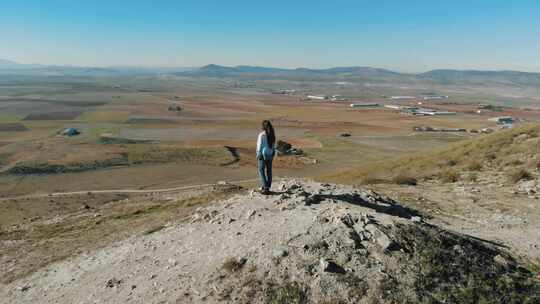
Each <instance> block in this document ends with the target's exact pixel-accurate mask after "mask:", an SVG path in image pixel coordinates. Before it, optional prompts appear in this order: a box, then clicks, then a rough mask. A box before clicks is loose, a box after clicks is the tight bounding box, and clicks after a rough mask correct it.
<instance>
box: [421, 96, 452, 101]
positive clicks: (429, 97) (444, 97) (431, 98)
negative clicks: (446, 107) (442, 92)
mask: <svg viewBox="0 0 540 304" xmlns="http://www.w3.org/2000/svg"><path fill="white" fill-rule="evenodd" d="M448 98H449V97H448V96H435V95H433V96H432V95H430V96H424V100H440V99H448Z"/></svg>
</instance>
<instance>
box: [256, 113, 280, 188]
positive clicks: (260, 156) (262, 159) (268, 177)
mask: <svg viewBox="0 0 540 304" xmlns="http://www.w3.org/2000/svg"><path fill="white" fill-rule="evenodd" d="M262 130H263V131H262V132H261V133H259V137H258V138H257V160H258V162H259V176H260V177H261V184H262V185H261V193H262V194H266V195H268V194H270V187H272V160H273V159H274V155H275V148H274V146H275V143H276V133H275V132H274V127H272V123H270V121H268V120H264V121H263V122H262Z"/></svg>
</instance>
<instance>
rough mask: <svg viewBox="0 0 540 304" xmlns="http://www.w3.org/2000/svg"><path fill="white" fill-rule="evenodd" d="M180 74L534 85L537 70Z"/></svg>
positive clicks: (205, 70) (539, 78)
mask: <svg viewBox="0 0 540 304" xmlns="http://www.w3.org/2000/svg"><path fill="white" fill-rule="evenodd" d="M175 74H177V75H182V76H188V75H191V76H204V77H243V78H284V79H289V78H290V79H328V78H330V79H343V80H347V79H350V80H355V79H356V80H373V81H403V82H411V81H412V82H423V83H426V82H428V83H437V84H448V85H450V84H455V85H459V84H478V85H482V84H489V85H493V84H498V85H513V86H538V85H540V73H529V72H519V71H480V70H449V69H446V70H444V69H440V70H432V71H429V72H425V73H420V74H407V73H399V72H395V71H391V70H387V69H380V68H373V67H336V68H329V69H308V68H297V69H284V68H272V67H260V66H245V65H240V66H235V67H227V66H221V65H216V64H209V65H206V66H203V67H201V68H198V69H194V70H190V71H184V72H181V73H175Z"/></svg>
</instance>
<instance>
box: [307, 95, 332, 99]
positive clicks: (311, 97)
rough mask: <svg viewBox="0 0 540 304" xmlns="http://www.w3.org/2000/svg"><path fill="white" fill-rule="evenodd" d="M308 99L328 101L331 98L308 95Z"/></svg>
mask: <svg viewBox="0 0 540 304" xmlns="http://www.w3.org/2000/svg"><path fill="white" fill-rule="evenodd" d="M306 99H307V100H328V99H330V98H329V97H328V96H326V95H308V96H307V97H306Z"/></svg>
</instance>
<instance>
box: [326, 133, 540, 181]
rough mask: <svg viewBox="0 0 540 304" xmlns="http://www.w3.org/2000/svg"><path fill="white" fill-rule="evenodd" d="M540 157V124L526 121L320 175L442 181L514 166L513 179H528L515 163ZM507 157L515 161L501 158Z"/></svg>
mask: <svg viewBox="0 0 540 304" xmlns="http://www.w3.org/2000/svg"><path fill="white" fill-rule="evenodd" d="M516 139H518V140H516ZM539 157H540V125H538V124H527V125H523V126H521V127H518V128H514V129H511V130H505V131H500V132H496V133H494V134H489V135H483V136H481V137H478V138H474V139H470V140H464V141H461V142H457V143H454V144H450V145H449V146H447V147H444V148H439V149H436V150H433V151H431V152H425V153H420V154H416V155H410V156H403V157H399V158H395V159H390V160H387V161H379V162H373V163H370V164H366V165H364V166H362V167H360V168H356V169H351V170H347V171H344V172H339V173H334V174H330V175H326V176H323V177H321V179H323V180H328V181H333V182H341V183H355V184H360V183H365V182H366V181H368V182H369V181H374V180H387V181H396V182H397V181H399V180H400V179H396V177H398V176H399V175H406V176H411V177H414V178H416V179H418V180H421V179H431V178H437V179H440V180H441V181H443V182H455V181H458V180H459V179H460V178H461V176H460V175H461V174H459V173H460V172H466V171H473V172H477V171H480V170H490V169H491V170H493V171H501V170H512V171H515V172H518V173H514V174H513V176H514V177H512V178H511V179H512V180H515V178H519V179H526V178H529V177H530V175H527V174H525V173H524V172H521V171H522V170H520V169H519V168H515V167H516V166H525V165H526V164H527V163H531V162H532V163H534V162H536V163H538V162H540V159H539ZM507 159H511V160H512V161H511V162H508V163H503V162H502V161H501V160H507ZM516 170H517V171H516ZM519 172H521V173H519Z"/></svg>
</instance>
